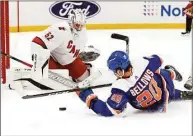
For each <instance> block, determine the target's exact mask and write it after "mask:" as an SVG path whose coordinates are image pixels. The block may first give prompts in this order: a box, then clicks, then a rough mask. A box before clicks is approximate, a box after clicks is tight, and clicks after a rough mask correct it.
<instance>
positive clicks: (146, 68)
mask: <svg viewBox="0 0 193 136" xmlns="http://www.w3.org/2000/svg"><path fill="white" fill-rule="evenodd" d="M139 64H140V65H142V66H139ZM107 65H108V68H109V69H110V70H112V71H113V72H114V74H115V75H116V76H117V80H116V81H115V82H114V84H113V85H112V89H111V95H110V96H109V98H108V99H107V101H106V102H104V101H102V100H100V99H99V98H98V96H96V95H95V94H94V93H93V91H92V90H91V89H87V90H85V91H82V92H80V93H78V95H79V97H80V99H81V100H82V101H83V102H85V103H86V104H87V106H88V108H89V109H91V110H93V111H94V112H95V113H96V114H99V115H102V116H113V115H118V114H120V113H122V112H123V111H124V110H125V109H126V108H127V103H130V105H131V106H132V107H133V108H136V109H139V110H145V111H152V112H155V111H158V112H165V111H166V107H167V104H168V102H170V101H177V100H192V99H193V92H192V91H181V90H178V89H175V87H174V83H173V80H177V81H182V76H181V74H180V73H179V72H178V71H177V70H176V69H175V68H174V67H173V66H170V65H167V66H165V68H161V66H162V59H161V58H160V57H159V56H157V55H152V56H150V57H144V58H142V60H141V61H140V60H139V61H136V62H131V61H130V59H129V56H128V55H127V54H126V53H125V52H122V51H115V52H113V53H112V54H111V55H110V57H109V59H108V61H107ZM136 69H138V70H136Z"/></svg>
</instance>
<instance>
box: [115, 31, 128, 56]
mask: <svg viewBox="0 0 193 136" xmlns="http://www.w3.org/2000/svg"><path fill="white" fill-rule="evenodd" d="M111 38H113V39H118V40H123V41H125V42H126V52H127V54H129V37H128V36H125V35H122V34H118V33H113V34H111Z"/></svg>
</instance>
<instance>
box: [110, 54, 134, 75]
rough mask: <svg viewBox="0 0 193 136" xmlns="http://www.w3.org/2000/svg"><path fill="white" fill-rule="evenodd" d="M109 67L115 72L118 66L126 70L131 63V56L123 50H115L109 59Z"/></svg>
mask: <svg viewBox="0 0 193 136" xmlns="http://www.w3.org/2000/svg"><path fill="white" fill-rule="evenodd" d="M107 65H108V68H109V69H110V70H112V71H114V72H116V70H117V69H118V68H121V69H122V70H126V69H127V68H128V66H129V65H130V60H129V56H128V55H127V54H126V53H125V52H123V51H114V52H113V53H112V54H111V55H110V56H109V58H108V60H107Z"/></svg>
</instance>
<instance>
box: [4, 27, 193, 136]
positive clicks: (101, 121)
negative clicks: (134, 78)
mask: <svg viewBox="0 0 193 136" xmlns="http://www.w3.org/2000/svg"><path fill="white" fill-rule="evenodd" d="M181 31H183V30H180V29H178V30H173V29H172V30H170V29H168V30H156V29H154V30H148V29H145V30H140V29H138V30H134V29H133V30H100V31H96V30H92V31H91V30H89V31H88V37H89V38H88V39H89V41H88V45H94V46H95V47H97V48H99V49H100V51H101V56H100V57H99V58H98V59H97V60H96V61H95V62H93V65H94V66H96V67H97V68H99V69H102V70H107V68H106V60H107V57H108V56H109V55H110V53H111V52H112V51H114V50H125V43H124V42H122V41H119V40H114V39H111V38H110V35H111V33H116V32H117V33H121V34H125V35H128V36H129V37H130V58H131V59H134V58H138V57H141V56H144V55H148V56H149V55H152V54H158V55H160V56H161V57H162V58H163V60H164V64H172V65H174V66H175V67H176V68H177V69H179V71H180V72H181V73H182V74H183V76H184V80H183V81H182V82H181V83H178V82H175V85H176V87H177V88H180V89H183V90H184V88H183V83H184V82H185V80H187V78H188V76H189V74H190V71H191V64H192V60H191V55H192V49H191V48H192V43H191V42H192V41H191V40H192V39H191V38H192V36H191V35H190V36H181V35H180V32H181ZM36 34H37V32H30V33H13V34H11V37H10V38H11V55H13V56H17V57H18V58H20V59H22V60H25V61H28V62H30V55H29V53H30V41H31V39H32V38H33V37H34V36H35V35H36ZM139 65H140V64H139ZM11 67H24V66H22V65H21V64H19V63H17V62H14V61H11ZM107 79H108V77H107ZM107 79H105V80H107ZM95 93H96V94H97V95H98V96H99V98H101V99H103V100H105V99H106V98H107V97H108V95H109V93H110V88H103V89H97V90H95ZM191 105H192V102H191V101H182V102H173V103H170V104H169V109H168V111H167V113H162V114H161V113H154V114H147V113H140V112H138V111H137V110H135V109H133V108H132V107H130V106H129V107H128V109H127V111H126V114H125V117H110V118H105V117H101V116H98V115H95V114H94V113H93V112H92V111H91V110H89V109H87V107H86V105H85V104H83V103H82V102H81V101H80V100H79V98H78V97H77V96H76V95H75V94H74V93H69V94H61V95H54V96H48V97H43V98H36V99H28V100H23V99H21V96H20V95H19V94H18V93H17V92H16V91H14V90H8V89H7V87H6V86H2V92H1V106H2V107H1V134H2V135H191V129H192V106H191ZM60 106H61V107H63V106H64V107H66V108H67V110H66V111H59V110H58V108H59V107H60Z"/></svg>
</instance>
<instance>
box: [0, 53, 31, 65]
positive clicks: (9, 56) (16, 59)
mask: <svg viewBox="0 0 193 136" xmlns="http://www.w3.org/2000/svg"><path fill="white" fill-rule="evenodd" d="M1 54H2V55H4V56H6V57H8V58H10V59H13V60H15V61H17V62H20V63H22V64H24V65H26V66H28V67H30V68H32V66H33V65H32V64H29V63H27V62H25V61H23V60H20V59H18V58H16V57H13V56H11V55H8V54H6V53H4V52H2V51H1Z"/></svg>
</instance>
